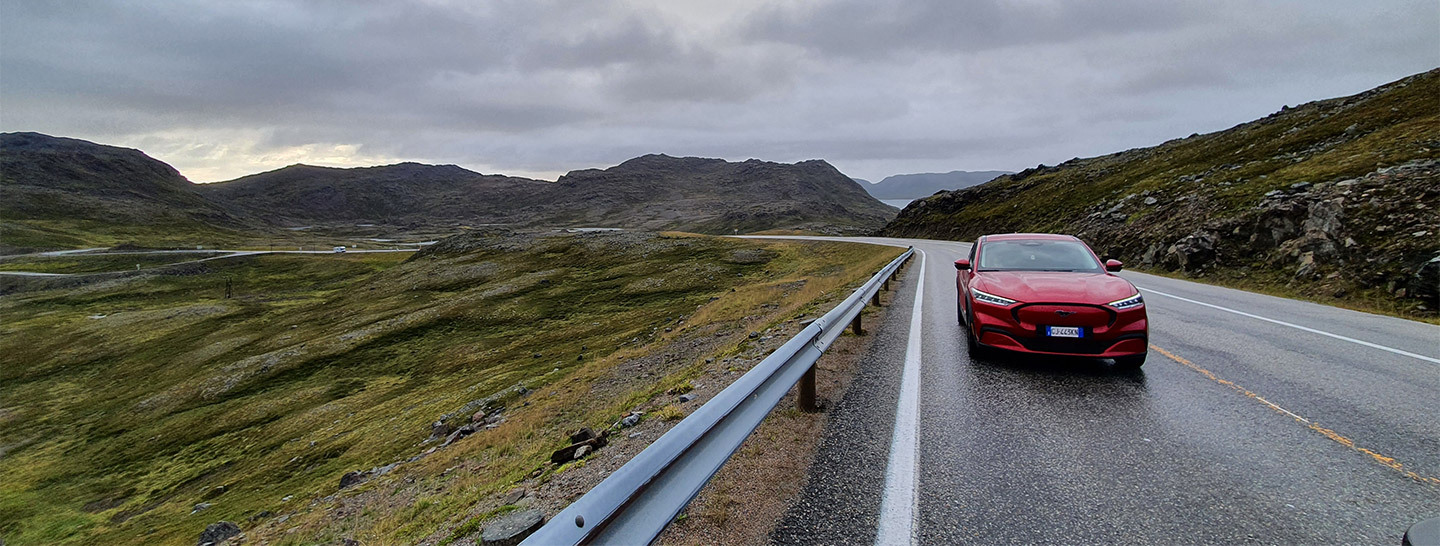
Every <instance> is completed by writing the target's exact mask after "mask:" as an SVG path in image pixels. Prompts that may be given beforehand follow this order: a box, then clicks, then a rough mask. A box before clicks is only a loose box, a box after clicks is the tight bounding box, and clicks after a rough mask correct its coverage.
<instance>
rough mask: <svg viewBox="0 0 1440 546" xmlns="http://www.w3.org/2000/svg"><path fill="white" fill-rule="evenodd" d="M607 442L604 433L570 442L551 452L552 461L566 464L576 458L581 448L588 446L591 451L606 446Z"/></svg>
mask: <svg viewBox="0 0 1440 546" xmlns="http://www.w3.org/2000/svg"><path fill="white" fill-rule="evenodd" d="M605 443H606V440H605V436H603V435H602V436H596V437H594V438H591V439H589V440H585V441H583V442H577V443H574V444H570V445H568V446H565V447H562V448H560V449H557V450H555V452H554V453H551V454H550V462H552V463H555V464H565V463H567V462H570V461H573V460H575V458H576V457H575V452H577V451H580V448H582V447H588V448H589V451H590V452H594V451H595V450H597V449H600V448H602V447H605Z"/></svg>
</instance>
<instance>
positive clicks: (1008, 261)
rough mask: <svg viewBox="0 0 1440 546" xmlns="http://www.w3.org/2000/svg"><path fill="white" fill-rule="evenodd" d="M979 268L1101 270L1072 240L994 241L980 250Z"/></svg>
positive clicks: (991, 269) (1079, 245) (1002, 269)
mask: <svg viewBox="0 0 1440 546" xmlns="http://www.w3.org/2000/svg"><path fill="white" fill-rule="evenodd" d="M979 268H980V269H982V270H987V271H1076V272H1086V273H1099V272H1101V271H1103V268H1102V267H1100V262H1097V261H1095V255H1094V254H1091V253H1090V250H1089V249H1087V248H1085V245H1084V244H1082V243H1079V242H1076V241H1050V240H1029V241H994V242H989V243H985V244H984V245H983V246H981V247H980V265H979Z"/></svg>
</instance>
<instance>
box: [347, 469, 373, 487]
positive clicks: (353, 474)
mask: <svg viewBox="0 0 1440 546" xmlns="http://www.w3.org/2000/svg"><path fill="white" fill-rule="evenodd" d="M368 479H370V472H369V471H362V470H351V471H349V472H346V473H345V475H344V476H340V489H348V488H351V487H355V486H357V485H360V484H362V483H365V480H368Z"/></svg>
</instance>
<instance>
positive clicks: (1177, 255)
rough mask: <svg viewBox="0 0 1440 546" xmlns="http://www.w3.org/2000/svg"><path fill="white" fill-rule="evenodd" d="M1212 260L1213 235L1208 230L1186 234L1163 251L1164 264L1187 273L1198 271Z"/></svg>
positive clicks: (1213, 248) (1213, 249)
mask: <svg viewBox="0 0 1440 546" xmlns="http://www.w3.org/2000/svg"><path fill="white" fill-rule="evenodd" d="M1213 261H1215V236H1214V235H1213V234H1211V233H1209V232H1205V231H1200V232H1196V233H1194V234H1191V235H1186V236H1185V237H1184V238H1183V239H1180V240H1179V241H1176V242H1175V244H1173V245H1170V248H1168V249H1166V251H1165V263H1164V265H1166V266H1167V267H1170V268H1172V269H1173V268H1178V269H1180V270H1182V271H1185V272H1187V273H1189V272H1195V271H1199V270H1200V269H1202V268H1204V267H1205V266H1206V265H1209V264H1210V263H1211V262H1213Z"/></svg>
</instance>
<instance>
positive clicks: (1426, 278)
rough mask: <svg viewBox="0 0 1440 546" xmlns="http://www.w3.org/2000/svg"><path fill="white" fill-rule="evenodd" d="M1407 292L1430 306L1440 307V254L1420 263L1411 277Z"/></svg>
mask: <svg viewBox="0 0 1440 546" xmlns="http://www.w3.org/2000/svg"><path fill="white" fill-rule="evenodd" d="M1408 292H1409V293H1410V295H1411V296H1413V297H1416V298H1420V299H1422V300H1425V302H1427V303H1429V304H1430V305H1432V306H1437V307H1440V254H1437V255H1435V257H1434V258H1431V259H1430V260H1429V261H1427V262H1425V263H1423V264H1420V267H1419V268H1417V269H1416V270H1415V276H1414V277H1412V278H1411V282H1410V290H1409V291H1408Z"/></svg>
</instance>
